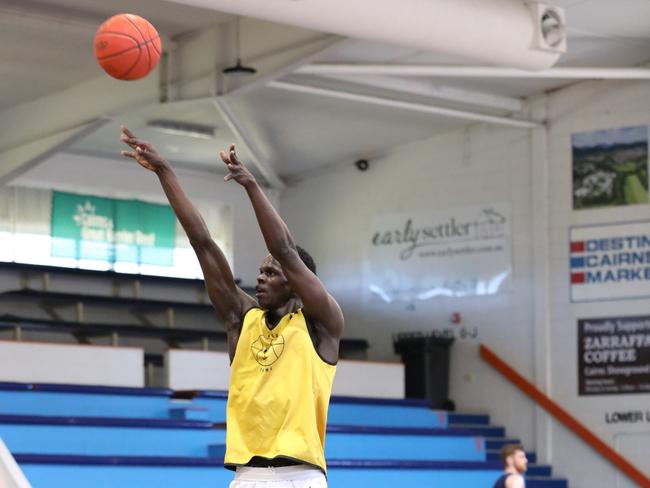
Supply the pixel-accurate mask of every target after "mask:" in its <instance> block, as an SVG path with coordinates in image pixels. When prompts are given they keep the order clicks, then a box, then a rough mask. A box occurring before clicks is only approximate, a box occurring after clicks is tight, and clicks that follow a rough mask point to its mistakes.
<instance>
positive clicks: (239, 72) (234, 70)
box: [221, 17, 257, 77]
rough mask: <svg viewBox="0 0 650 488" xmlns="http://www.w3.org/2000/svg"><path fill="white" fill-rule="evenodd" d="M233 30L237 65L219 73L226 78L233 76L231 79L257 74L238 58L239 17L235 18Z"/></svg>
mask: <svg viewBox="0 0 650 488" xmlns="http://www.w3.org/2000/svg"><path fill="white" fill-rule="evenodd" d="M235 30H236V40H235V48H236V50H237V63H235V66H228V67H227V68H224V69H223V70H222V71H221V72H222V73H223V74H224V75H226V76H233V77H235V76H238V77H243V76H252V75H254V74H255V73H257V70H256V69H255V68H253V67H252V66H244V65H243V64H242V62H241V57H240V54H241V53H240V42H241V40H240V34H239V17H237V22H236V23H235Z"/></svg>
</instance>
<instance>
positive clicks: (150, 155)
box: [120, 126, 168, 172]
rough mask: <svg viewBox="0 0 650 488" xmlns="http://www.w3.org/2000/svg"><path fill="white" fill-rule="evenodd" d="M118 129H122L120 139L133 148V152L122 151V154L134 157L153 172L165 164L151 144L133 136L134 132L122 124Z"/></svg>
mask: <svg viewBox="0 0 650 488" xmlns="http://www.w3.org/2000/svg"><path fill="white" fill-rule="evenodd" d="M120 130H121V131H122V136H121V137H120V140H121V141H122V142H123V143H124V144H126V145H127V146H129V147H130V148H131V149H133V152H131V151H122V156H124V157H126V158H132V159H135V160H136V161H137V162H138V163H140V166H142V167H143V168H146V169H148V170H149V171H154V172H155V171H158V170H159V169H162V168H164V167H166V166H167V164H168V163H167V161H165V159H164V158H163V157H162V156H161V155H160V154H159V153H158V151H156V149H155V148H154V147H153V146H152V145H151V144H149V143H148V142H145V141H142V140H140V139H138V138H137V137H135V134H133V132H131V131H130V130H129V129H127V128H126V127H125V126H122V127H121V128H120Z"/></svg>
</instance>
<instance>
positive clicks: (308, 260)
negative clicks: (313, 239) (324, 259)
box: [296, 246, 316, 274]
mask: <svg viewBox="0 0 650 488" xmlns="http://www.w3.org/2000/svg"><path fill="white" fill-rule="evenodd" d="M296 251H298V256H300V259H301V260H302V262H303V263H305V266H307V267H308V268H309V271H311V272H312V273H314V274H316V263H315V262H314V258H312V257H311V254H309V253H308V252H307V251H305V250H304V249H303V248H302V247H300V246H296Z"/></svg>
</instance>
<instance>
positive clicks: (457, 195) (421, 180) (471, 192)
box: [281, 126, 534, 445]
mask: <svg viewBox="0 0 650 488" xmlns="http://www.w3.org/2000/svg"><path fill="white" fill-rule="evenodd" d="M529 151H530V140H529V134H528V132H526V131H521V130H511V129H502V128H496V127H493V126H476V127H473V128H471V129H469V130H467V131H458V132H453V133H449V134H445V135H440V136H437V137H434V138H431V139H428V140H425V141H421V142H416V143H413V144H408V145H405V146H401V147H399V148H396V149H395V151H394V152H392V153H391V154H388V155H386V156H385V157H383V158H381V159H376V160H372V161H371V162H370V168H369V169H368V170H367V171H366V172H360V171H358V170H357V169H356V168H355V167H354V166H353V165H352V162H350V165H349V166H345V167H339V168H338V169H336V170H333V171H331V172H329V173H324V174H321V175H319V176H318V177H314V178H308V179H305V180H304V181H302V182H301V183H299V184H297V185H295V186H294V187H292V188H290V189H289V190H288V191H287V192H286V194H285V195H284V196H283V198H282V205H281V208H282V211H283V215H284V216H285V217H286V219H287V222H288V224H289V227H290V228H291V230H292V231H293V232H294V234H295V237H296V241H297V242H298V243H300V244H301V245H303V246H304V247H306V248H307V250H308V251H309V252H311V253H312V254H313V255H314V259H315V260H316V263H317V266H318V267H319V269H320V272H319V274H320V275H321V277H322V278H323V280H324V281H325V282H326V284H327V286H328V288H329V289H330V291H331V292H332V293H333V294H334V296H335V297H336V298H337V299H338V300H339V301H340V303H341V305H342V307H343V311H344V313H345V318H346V331H345V335H347V336H349V337H364V338H366V339H368V340H369V342H370V344H371V349H370V356H371V358H372V359H381V360H383V359H391V360H392V359H396V357H395V356H394V355H393V350H392V334H393V333H395V332H400V331H430V330H432V329H434V328H436V329H443V328H449V327H452V324H451V323H450V316H451V314H452V313H453V312H454V311H458V312H460V313H461V314H462V317H463V325H465V326H466V327H471V328H473V327H477V328H478V330H479V336H478V338H476V339H464V340H463V339H458V340H457V341H456V343H455V344H454V346H453V349H452V356H451V385H450V389H451V391H450V397H451V398H452V399H453V400H454V401H455V402H456V403H457V405H458V406H459V408H460V409H462V410H464V411H481V412H485V411H488V412H490V413H491V414H492V417H493V420H494V422H495V423H496V424H501V425H508V428H509V432H511V433H513V434H516V435H518V436H520V437H521V438H522V439H523V440H524V442H526V443H527V444H528V445H530V444H532V442H533V440H534V419H533V406H532V405H531V404H530V403H529V402H528V401H527V400H526V399H524V398H523V396H522V395H519V394H518V393H513V392H512V389H511V387H510V386H509V385H507V384H505V383H504V382H502V381H500V380H499V378H498V377H497V375H496V373H494V372H493V371H491V370H490V369H489V368H487V367H485V365H484V364H482V363H481V362H480V359H479V358H478V352H477V347H478V343H479V341H481V342H485V343H487V344H492V345H496V346H499V347H498V349H499V353H501V354H502V355H503V356H504V358H505V359H506V360H507V361H509V362H510V363H511V364H513V365H514V366H516V367H517V368H518V369H519V370H520V371H521V372H522V374H524V375H525V376H527V377H532V376H533V369H534V364H533V361H532V358H533V353H534V345H533V312H532V274H531V273H532V265H531V229H532V226H531V223H530V219H529V214H530V212H531V177H530V174H531V173H530V165H529V159H530V157H529ZM502 202H509V203H510V204H511V207H512V219H513V229H512V236H513V269H514V272H513V287H512V291H511V292H509V293H504V294H501V295H495V296H482V297H468V298H463V299H453V298H436V299H430V300H427V301H420V302H416V303H414V304H408V303H382V302H377V301H374V300H371V299H370V297H369V296H368V293H367V292H366V290H364V279H363V276H364V263H365V261H366V259H367V256H366V250H367V249H368V246H369V243H370V238H371V236H370V221H371V219H372V217H373V216H375V215H381V214H384V213H395V212H409V211H413V212H422V211H426V210H428V209H434V210H435V209H446V208H452V207H462V206H468V205H473V204H484V203H502ZM434 271H435V270H434ZM505 338H507V340H505ZM506 397H508V398H510V397H511V399H510V401H508V402H503V401H502V400H503V398H506ZM497 405H498V408H497Z"/></svg>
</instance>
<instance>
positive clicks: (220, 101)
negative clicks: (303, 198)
mask: <svg viewBox="0 0 650 488" xmlns="http://www.w3.org/2000/svg"><path fill="white" fill-rule="evenodd" d="M212 102H213V104H214V107H215V108H216V109H217V111H218V112H219V114H220V115H221V117H222V118H223V120H224V122H226V124H227V125H228V128H229V129H230V130H231V131H232V133H233V134H234V135H235V137H237V139H239V141H240V142H241V143H243V144H244V145H245V146H246V149H247V150H248V153H249V154H250V156H251V162H252V163H253V165H254V166H255V167H256V168H257V170H258V171H259V172H260V173H261V174H262V176H263V177H264V179H265V180H266V182H267V183H268V184H269V185H270V186H271V187H272V188H274V189H277V190H284V189H285V188H286V185H285V183H284V182H283V181H282V179H281V178H280V177H279V176H278V175H277V173H276V172H275V170H274V169H273V168H272V167H271V165H270V164H268V162H267V159H266V158H264V156H263V154H262V151H261V150H260V148H259V146H258V145H257V143H256V142H255V138H254V137H253V136H252V135H251V134H250V133H249V132H248V130H246V128H245V127H244V125H243V124H242V123H241V122H240V120H239V119H238V118H237V116H236V115H235V113H234V112H233V111H232V109H231V108H230V105H229V104H228V102H227V101H226V100H225V99H224V97H216V98H213V99H212Z"/></svg>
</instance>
